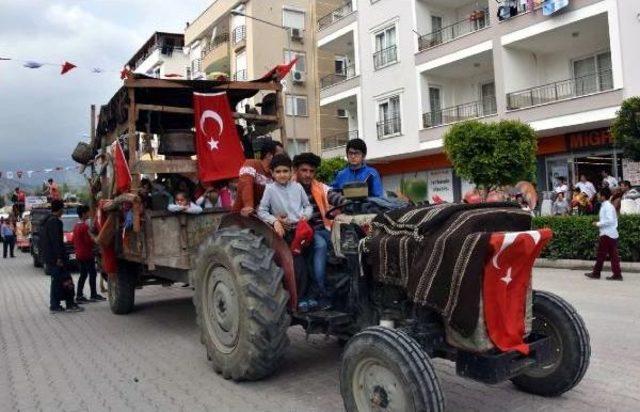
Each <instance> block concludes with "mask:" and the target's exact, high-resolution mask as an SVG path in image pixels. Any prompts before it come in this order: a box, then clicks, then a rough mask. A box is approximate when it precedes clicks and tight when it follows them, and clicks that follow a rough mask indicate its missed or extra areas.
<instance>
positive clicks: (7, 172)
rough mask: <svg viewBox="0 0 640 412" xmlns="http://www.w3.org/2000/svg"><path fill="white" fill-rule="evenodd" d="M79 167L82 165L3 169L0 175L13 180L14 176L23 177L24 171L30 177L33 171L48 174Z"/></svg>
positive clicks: (78, 169)
mask: <svg viewBox="0 0 640 412" xmlns="http://www.w3.org/2000/svg"><path fill="white" fill-rule="evenodd" d="M81 167H82V166H80V165H75V166H57V167H54V168H47V169H40V170H5V171H0V177H2V176H4V177H5V178H7V179H10V180H13V179H14V178H18V179H22V178H23V177H25V173H26V177H27V178H29V179H31V177H32V176H33V174H34V173H43V174H49V173H52V172H65V171H70V170H77V171H80V169H81Z"/></svg>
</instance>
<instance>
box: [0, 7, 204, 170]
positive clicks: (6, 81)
mask: <svg viewBox="0 0 640 412" xmlns="http://www.w3.org/2000/svg"><path fill="white" fill-rule="evenodd" d="M211 2H212V0H180V1H176V0H75V1H74V0H0V57H5V58H12V59H15V60H14V61H0V171H3V170H5V171H6V170H38V169H41V168H52V167H56V166H71V165H73V164H74V163H73V161H72V160H71V157H70V155H71V152H72V150H73V148H74V147H75V145H76V143H77V142H78V141H80V140H83V139H85V140H87V136H88V134H89V128H90V127H89V125H90V115H89V113H90V112H89V110H90V109H89V107H90V105H91V104H96V105H97V106H98V107H99V106H100V105H101V104H105V103H106V102H107V101H108V100H109V99H110V98H111V96H112V95H113V94H114V93H115V92H116V91H117V89H118V87H119V86H120V85H121V84H122V81H121V80H120V75H119V71H120V69H121V68H122V66H123V65H124V64H125V63H126V62H127V61H128V60H129V59H130V58H131V57H132V56H133V54H134V53H135V52H136V51H137V50H138V49H139V48H140V47H141V46H142V44H143V43H144V41H145V40H147V39H148V38H149V37H150V36H151V34H152V33H153V32H154V31H169V32H178V33H182V32H183V31H184V27H185V23H186V22H187V21H192V20H194V19H195V18H196V17H197V16H198V15H199V14H200V13H201V12H202V11H203V10H204V9H205V8H206V7H207V6H208V5H209V4H210V3H211ZM29 60H33V61H38V62H51V63H59V64H60V65H62V63H63V62H64V61H65V60H67V61H70V62H72V63H74V64H76V65H77V66H78V68H77V69H75V70H73V71H71V72H69V73H67V74H65V75H64V76H61V75H60V67H59V66H58V67H56V66H43V67H42V68H40V69H37V70H33V69H27V68H24V67H22V62H23V61H29ZM93 67H99V68H102V69H104V70H110V71H111V72H105V73H101V74H96V73H92V72H91V69H92V68H93Z"/></svg>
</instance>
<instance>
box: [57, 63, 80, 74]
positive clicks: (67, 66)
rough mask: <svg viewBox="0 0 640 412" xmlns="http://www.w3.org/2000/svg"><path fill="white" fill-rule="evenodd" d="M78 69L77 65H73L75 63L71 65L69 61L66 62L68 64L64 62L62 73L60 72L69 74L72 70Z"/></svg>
mask: <svg viewBox="0 0 640 412" xmlns="http://www.w3.org/2000/svg"><path fill="white" fill-rule="evenodd" d="M76 67H78V66H76V65H75V64H73V63H69V62H67V61H66V62H64V64H63V65H62V71H60V74H65V73H68V72H70V71H71V70H73V69H75V68H76Z"/></svg>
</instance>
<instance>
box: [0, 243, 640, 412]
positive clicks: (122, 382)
mask: <svg viewBox="0 0 640 412" xmlns="http://www.w3.org/2000/svg"><path fill="white" fill-rule="evenodd" d="M535 282H536V286H537V287H538V288H540V289H546V290H550V291H553V292H556V293H558V294H561V295H563V296H565V297H566V298H567V299H568V300H569V301H570V302H571V303H573V304H574V305H575V306H576V307H577V308H578V309H579V311H580V312H581V313H582V315H583V317H584V318H585V320H586V322H587V326H588V327H589V329H590V332H591V337H592V349H593V355H592V362H591V366H590V369H589V371H588V372H587V375H586V377H585V379H584V380H583V382H582V384H581V385H579V386H578V387H577V388H576V389H574V390H573V391H571V392H569V393H567V394H565V395H564V396H562V397H561V398H556V399H545V398H540V397H536V396H532V395H527V394H523V393H521V392H518V391H517V390H515V389H514V388H513V386H512V385H510V384H509V383H504V384H500V385H496V386H486V385H482V384H478V383H475V382H471V381H468V380H464V379H461V378H458V377H457V376H456V375H455V369H454V368H453V366H452V365H451V364H450V363H447V362H445V361H436V365H437V373H438V375H439V377H440V379H441V383H442V386H443V388H444V391H445V396H446V399H447V405H448V409H449V410H452V411H531V410H537V411H551V410H554V411H555V410H567V411H590V410H598V411H602V410H611V411H631V410H637V409H638V406H637V405H638V404H639V403H640V393H638V386H637V385H638V382H640V351H638V348H640V331H639V330H638V327H637V321H636V319H638V318H639V317H640V303H639V302H638V298H637V297H638V296H640V293H639V292H640V276H638V275H635V276H632V275H630V276H629V277H628V279H627V281H625V282H623V283H609V282H605V281H599V282H597V281H588V280H586V279H582V275H581V273H579V272H563V271H557V270H550V269H537V270H536V272H535ZM190 297H191V292H190V291H189V290H185V289H183V288H179V287H170V288H163V287H148V288H145V289H143V290H141V291H138V294H137V303H138V305H137V307H138V310H136V312H134V313H132V314H130V315H127V316H115V315H112V314H111V312H110V311H109V309H108V307H107V304H106V303H94V304H90V305H87V306H86V308H87V310H86V312H84V313H81V314H58V315H50V314H49V312H48V308H47V300H48V277H46V276H45V275H44V274H43V273H42V271H41V270H39V269H35V268H33V267H32V266H31V261H30V259H28V255H20V256H19V257H18V258H16V259H14V260H1V261H0V365H2V367H0V410H2V411H4V410H7V411H9V410H11V411H13V410H20V411H32V410H42V411H85V410H91V411H103V410H117V411H124V410H140V411H158V410H161V411H181V410H188V411H198V410H215V411H336V410H341V409H342V401H341V398H340V396H339V390H338V370H339V356H340V347H339V346H338V345H337V343H336V342H335V341H333V340H332V339H325V337H323V336H315V337H312V338H310V339H309V340H308V341H307V340H306V339H305V335H304V333H303V331H302V330H301V329H299V328H298V327H296V328H292V329H291V330H290V336H291V340H292V345H291V347H290V348H289V351H288V353H287V356H286V358H285V361H284V364H283V365H282V367H281V369H280V371H279V372H278V373H277V374H276V375H275V376H273V377H271V378H270V379H268V380H265V381H262V382H251V383H241V384H237V383H233V382H231V381H226V380H224V379H222V378H221V377H219V376H218V375H216V374H215V373H214V372H213V370H212V368H211V366H210V365H209V364H208V362H207V361H206V357H205V352H204V348H203V347H202V346H201V345H200V342H199V332H198V329H197V327H196V324H195V320H194V310H193V306H192V304H191V298H190Z"/></svg>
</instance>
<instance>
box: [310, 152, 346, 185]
mask: <svg viewBox="0 0 640 412" xmlns="http://www.w3.org/2000/svg"><path fill="white" fill-rule="evenodd" d="M346 165H347V161H346V160H344V159H343V158H342V157H334V158H332V159H322V162H321V163H320V167H318V170H316V179H318V180H319V181H321V182H323V183H326V184H331V182H333V179H335V177H336V173H338V171H339V170H341V169H344V167H345V166H346Z"/></svg>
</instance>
